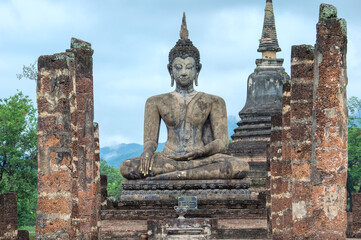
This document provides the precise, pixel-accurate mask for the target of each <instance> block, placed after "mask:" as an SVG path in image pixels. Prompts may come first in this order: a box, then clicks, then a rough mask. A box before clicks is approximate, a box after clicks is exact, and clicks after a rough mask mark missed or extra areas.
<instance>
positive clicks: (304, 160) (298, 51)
mask: <svg viewBox="0 0 361 240" xmlns="http://www.w3.org/2000/svg"><path fill="white" fill-rule="evenodd" d="M313 70H314V48H313V47H312V46H310V45H299V46H292V51H291V79H292V80H291V89H292V91H291V104H290V105H291V110H290V112H291V144H292V182H293V185H292V209H293V213H292V219H293V236H294V238H295V239H303V238H304V237H310V236H311V235H312V229H313V221H312V219H313V218H312V200H311V196H312V182H311V169H312V165H311V161H312V141H311V139H312V107H313Z"/></svg>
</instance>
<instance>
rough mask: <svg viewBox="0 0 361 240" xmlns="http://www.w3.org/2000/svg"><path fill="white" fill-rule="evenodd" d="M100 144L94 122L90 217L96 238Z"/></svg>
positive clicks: (98, 224)
mask: <svg viewBox="0 0 361 240" xmlns="http://www.w3.org/2000/svg"><path fill="white" fill-rule="evenodd" d="M99 154H100V145H99V125H98V123H94V166H93V175H94V192H95V198H94V199H93V217H92V239H98V232H99V230H98V226H100V208H101V188H100V155H99Z"/></svg>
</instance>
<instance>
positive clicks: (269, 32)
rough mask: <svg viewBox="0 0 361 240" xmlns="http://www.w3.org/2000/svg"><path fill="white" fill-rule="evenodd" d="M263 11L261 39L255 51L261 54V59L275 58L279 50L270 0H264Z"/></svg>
mask: <svg viewBox="0 0 361 240" xmlns="http://www.w3.org/2000/svg"><path fill="white" fill-rule="evenodd" d="M264 11H265V13H264V22H263V30H262V37H261V40H260V44H259V47H258V50H257V51H258V52H262V58H276V52H280V51H281V48H280V47H279V46H278V40H277V32H276V24H275V16H274V13H273V3H272V0H266V8H265V9H264Z"/></svg>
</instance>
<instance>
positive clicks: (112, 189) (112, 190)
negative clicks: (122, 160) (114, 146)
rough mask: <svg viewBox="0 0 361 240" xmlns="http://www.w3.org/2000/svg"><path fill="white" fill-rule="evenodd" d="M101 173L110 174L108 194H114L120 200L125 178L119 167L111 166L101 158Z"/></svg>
mask: <svg viewBox="0 0 361 240" xmlns="http://www.w3.org/2000/svg"><path fill="white" fill-rule="evenodd" d="M100 174H103V175H107V176H108V187H107V191H108V195H109V196H114V198H115V199H116V200H119V199H120V194H121V193H122V190H123V188H122V181H123V180H125V178H124V177H123V176H122V175H121V174H120V172H119V169H116V168H115V167H113V166H109V165H108V164H107V162H106V161H105V160H104V159H100Z"/></svg>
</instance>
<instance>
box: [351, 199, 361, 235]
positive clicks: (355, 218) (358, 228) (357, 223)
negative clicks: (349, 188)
mask: <svg viewBox="0 0 361 240" xmlns="http://www.w3.org/2000/svg"><path fill="white" fill-rule="evenodd" d="M352 201H353V207H352V221H351V223H352V224H351V232H352V236H353V237H356V238H361V193H353V194H352Z"/></svg>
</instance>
